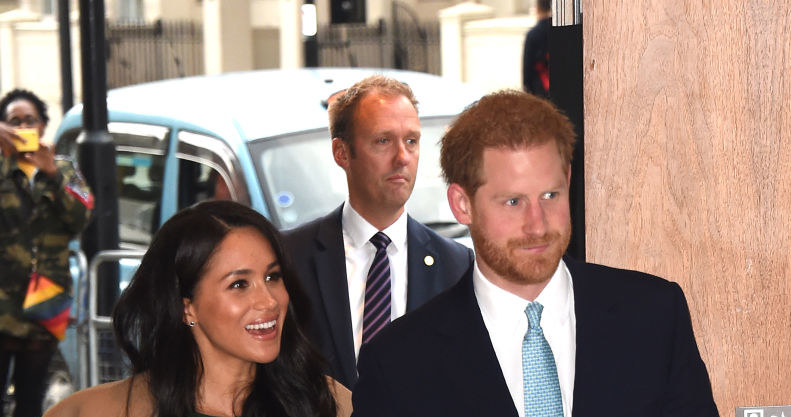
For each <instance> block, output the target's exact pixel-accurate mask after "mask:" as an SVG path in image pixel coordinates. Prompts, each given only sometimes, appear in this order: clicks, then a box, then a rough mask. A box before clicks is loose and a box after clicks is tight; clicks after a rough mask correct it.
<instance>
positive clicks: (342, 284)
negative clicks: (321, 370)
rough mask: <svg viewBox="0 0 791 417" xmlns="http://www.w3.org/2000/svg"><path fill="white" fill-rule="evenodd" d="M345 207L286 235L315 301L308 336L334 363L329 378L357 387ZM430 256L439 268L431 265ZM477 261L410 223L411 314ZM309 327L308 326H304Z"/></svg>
mask: <svg viewBox="0 0 791 417" xmlns="http://www.w3.org/2000/svg"><path fill="white" fill-rule="evenodd" d="M342 209H343V206H341V207H338V208H337V209H336V210H334V211H333V212H332V213H330V214H328V215H327V216H325V217H322V218H319V219H316V220H314V221H312V222H310V223H307V224H305V225H303V226H300V227H298V228H296V229H293V230H289V231H286V232H284V239H283V240H284V243H285V246H286V249H287V250H288V252H289V253H290V254H291V257H292V258H293V260H294V261H295V266H296V269H297V275H298V277H299V281H300V283H301V284H302V288H303V289H304V290H305V292H306V294H307V295H308V298H309V299H310V301H311V308H312V317H311V318H310V322H308V323H307V326H306V327H307V328H308V335H309V337H310V338H311V341H312V342H313V343H314V344H315V345H316V346H317V347H318V348H319V350H320V351H321V352H322V354H323V355H324V357H325V358H326V359H327V361H328V362H329V369H328V374H329V375H330V376H331V377H333V378H335V379H336V380H337V381H338V382H340V383H341V384H343V385H345V386H347V387H349V388H351V387H352V386H353V385H354V383H355V382H356V381H357V367H356V361H355V357H354V335H353V334H352V321H351V320H352V318H351V311H350V307H349V289H348V285H347V278H346V254H345V252H344V248H343V231H342V228H341V214H342ZM428 255H430V256H431V257H432V258H433V259H434V264H433V265H431V266H429V265H426V263H425V262H424V259H425V257H426V256H428ZM472 262H473V254H472V251H471V250H470V249H469V248H467V247H465V246H463V245H461V244H459V243H456V242H453V241H451V240H449V239H446V238H444V237H441V236H439V235H437V234H436V233H434V232H433V231H432V230H431V229H429V228H427V227H426V226H424V225H422V224H420V223H419V222H417V221H415V220H414V219H412V218H411V217H409V218H408V219H407V275H408V277H407V306H406V307H407V311H411V310H414V309H415V308H417V307H419V306H421V305H423V304H424V303H425V302H426V301H428V300H429V299H430V298H432V297H434V296H435V295H437V294H439V293H440V292H442V291H444V290H446V289H448V288H449V287H451V286H452V285H453V284H455V283H456V282H458V281H459V279H460V278H461V277H462V276H463V275H464V273H465V271H467V270H468V269H469V268H470V266H471V265H472ZM303 324H305V323H303Z"/></svg>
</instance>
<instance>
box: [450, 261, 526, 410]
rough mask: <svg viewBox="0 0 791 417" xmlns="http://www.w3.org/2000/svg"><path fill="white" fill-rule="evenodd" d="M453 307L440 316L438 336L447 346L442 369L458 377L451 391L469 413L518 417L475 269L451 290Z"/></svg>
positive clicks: (461, 406) (462, 407)
mask: <svg viewBox="0 0 791 417" xmlns="http://www.w3.org/2000/svg"><path fill="white" fill-rule="evenodd" d="M448 296H449V302H450V304H451V305H450V306H449V307H448V308H445V309H443V310H442V312H443V315H442V316H440V317H438V326H437V331H438V333H439V335H438V337H440V338H443V339H445V340H443V341H442V342H441V343H442V345H443V346H445V347H446V349H445V352H444V354H443V355H442V356H441V358H439V363H438V366H440V367H441V368H442V370H441V371H440V372H444V373H445V375H451V376H454V377H453V378H450V380H451V382H450V384H453V385H454V386H453V387H452V389H451V390H450V392H454V393H459V395H458V398H457V399H456V400H457V401H458V402H459V409H461V410H465V413H464V414H465V415H492V416H512V417H516V416H517V412H516V408H515V407H514V403H513V399H512V398H511V394H510V392H509V391H508V386H507V385H506V384H505V377H504V376H503V373H502V371H501V370H500V363H499V362H498V360H497V356H496V354H495V352H494V348H493V347H492V343H491V341H490V339H489V332H488V331H487V330H486V325H485V324H484V323H483V317H482V316H481V311H480V309H479V307H478V302H477V300H476V298H475V292H474V290H473V285H472V268H470V270H469V271H468V272H467V273H466V274H465V276H464V277H463V278H462V280H461V281H460V282H459V283H458V284H457V285H455V286H454V287H453V288H452V289H451V290H450V291H449V294H448Z"/></svg>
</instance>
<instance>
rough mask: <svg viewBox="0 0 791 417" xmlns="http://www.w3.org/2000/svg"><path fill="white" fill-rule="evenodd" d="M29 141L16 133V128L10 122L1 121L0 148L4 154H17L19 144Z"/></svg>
mask: <svg viewBox="0 0 791 417" xmlns="http://www.w3.org/2000/svg"><path fill="white" fill-rule="evenodd" d="M26 142H27V141H26V140H25V139H23V138H20V137H19V135H17V134H16V129H15V128H14V127H12V126H11V125H9V124H8V123H3V122H0V150H2V151H3V155H15V154H16V153H17V144H18V143H22V144H24V143H26Z"/></svg>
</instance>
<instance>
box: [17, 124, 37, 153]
mask: <svg viewBox="0 0 791 417" xmlns="http://www.w3.org/2000/svg"><path fill="white" fill-rule="evenodd" d="M15 133H16V134H17V136H19V137H21V138H23V139H25V140H26V141H27V142H25V143H22V142H21V141H18V140H17V141H15V142H14V143H15V144H16V150H17V151H18V152H35V151H37V150H38V130H36V129H17V130H16V132H15Z"/></svg>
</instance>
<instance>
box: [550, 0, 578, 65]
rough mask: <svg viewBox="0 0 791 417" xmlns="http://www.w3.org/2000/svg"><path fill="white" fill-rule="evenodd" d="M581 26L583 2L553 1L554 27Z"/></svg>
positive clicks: (573, 0)
mask: <svg viewBox="0 0 791 417" xmlns="http://www.w3.org/2000/svg"><path fill="white" fill-rule="evenodd" d="M579 24H582V0H553V1H552V26H571V25H579ZM550 56H551V55H550Z"/></svg>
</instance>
